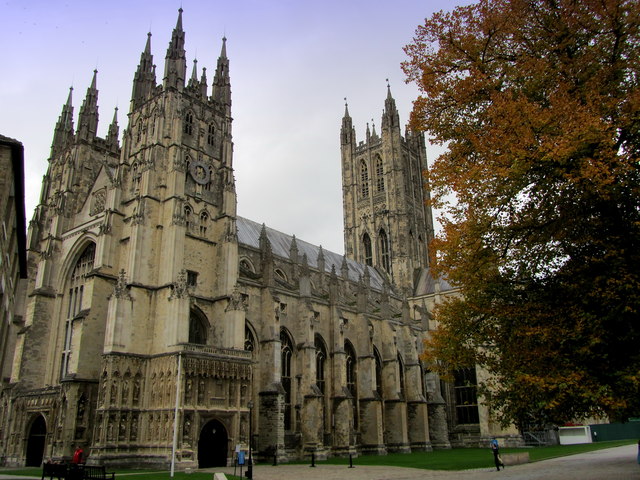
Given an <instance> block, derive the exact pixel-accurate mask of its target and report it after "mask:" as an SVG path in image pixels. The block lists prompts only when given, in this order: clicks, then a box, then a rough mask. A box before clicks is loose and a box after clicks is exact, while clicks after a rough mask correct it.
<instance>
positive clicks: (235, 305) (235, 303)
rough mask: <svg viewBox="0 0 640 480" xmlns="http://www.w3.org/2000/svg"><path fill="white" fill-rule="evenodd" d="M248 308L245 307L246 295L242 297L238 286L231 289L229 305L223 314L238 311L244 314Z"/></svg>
mask: <svg viewBox="0 0 640 480" xmlns="http://www.w3.org/2000/svg"><path fill="white" fill-rule="evenodd" d="M248 308H249V306H248V305H247V298H246V295H243V294H242V292H241V291H240V289H239V288H238V285H236V286H235V288H234V289H233V293H232V294H231V296H230V297H229V304H228V305H227V308H226V309H225V312H229V311H235V310H240V311H243V312H246V311H247V309H248Z"/></svg>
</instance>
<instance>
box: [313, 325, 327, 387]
mask: <svg viewBox="0 0 640 480" xmlns="http://www.w3.org/2000/svg"><path fill="white" fill-rule="evenodd" d="M315 347H316V385H317V386H318V390H320V392H322V394H323V395H324V394H325V381H324V367H325V362H326V360H327V349H326V348H325V346H324V341H323V340H322V337H321V336H320V335H316V338H315Z"/></svg>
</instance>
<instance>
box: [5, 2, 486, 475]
mask: <svg viewBox="0 0 640 480" xmlns="http://www.w3.org/2000/svg"><path fill="white" fill-rule="evenodd" d="M184 40H185V33H184V31H183V28H182V10H180V13H179V15H178V20H177V24H176V27H175V29H174V30H173V34H172V38H171V41H170V44H169V47H168V50H167V54H166V57H165V64H164V75H163V78H162V83H161V84H157V83H156V70H155V66H154V64H153V57H152V54H151V36H150V34H149V37H148V39H147V43H146V46H145V49H144V51H143V52H142V54H141V57H140V63H139V65H138V68H137V71H136V72H135V75H134V80H133V92H132V98H131V107H130V112H129V119H128V122H129V125H128V127H127V129H126V130H125V132H124V134H123V138H122V146H120V143H119V139H118V137H119V128H118V124H117V119H116V115H114V117H113V121H112V123H111V125H110V127H109V130H108V134H107V135H106V137H105V138H98V137H97V136H96V131H97V125H98V90H97V88H96V72H94V76H93V80H92V82H91V86H90V87H89V88H88V89H87V93H86V97H85V98H84V101H83V103H82V106H81V108H80V112H79V116H78V125H77V128H74V124H73V107H72V95H71V92H70V93H69V97H68V100H67V102H66V104H65V105H64V106H63V108H62V113H61V115H60V118H59V120H58V122H57V124H56V126H55V130H54V136H53V144H52V148H51V156H50V158H49V167H48V171H47V173H46V175H45V177H44V182H43V185H42V193H41V197H40V202H39V205H38V206H37V208H36V211H35V213H34V218H33V220H32V221H31V223H30V225H29V239H28V268H29V279H28V286H27V291H28V293H27V297H26V300H25V307H24V308H25V311H24V312H23V318H24V325H22V328H21V329H20V331H19V333H18V335H17V339H16V349H15V355H14V363H13V367H12V373H11V378H10V381H9V382H8V383H6V385H5V388H4V389H3V392H2V396H1V397H0V401H1V403H0V429H1V431H0V442H1V444H0V449H1V455H2V457H3V460H4V463H5V464H7V465H25V464H26V465H39V464H40V462H41V461H42V460H43V458H45V459H46V458H58V457H64V456H68V455H70V454H71V453H72V451H73V448H74V446H75V445H81V446H83V447H84V450H85V452H87V453H88V454H89V458H88V461H89V462H90V463H102V464H107V465H119V466H126V465H130V466H142V465H146V466H152V465H155V466H163V467H164V466H166V465H168V463H169V462H170V461H171V458H172V451H173V445H174V441H175V445H176V450H175V451H176V462H177V465H178V466H179V467H207V466H216V465H225V464H230V463H231V462H232V457H233V452H234V449H235V446H236V445H242V446H243V448H246V445H248V443H249V441H250V440H251V441H252V445H253V450H254V452H255V455H256V456H257V457H258V458H263V459H264V458H269V459H272V458H273V457H275V458H276V459H277V460H279V461H286V460H288V459H294V458H303V457H304V456H307V455H309V454H310V453H311V452H315V453H316V455H317V456H318V457H323V456H329V455H346V454H349V453H354V454H355V453H381V454H382V453H386V452H392V451H393V452H408V451H412V450H430V449H432V448H448V447H450V446H451V445H452V444H453V445H457V444H459V443H460V442H462V441H463V439H467V440H468V439H469V438H472V439H476V440H479V439H480V438H481V437H482V436H483V435H484V436H486V435H488V434H489V432H488V425H489V423H488V419H487V416H486V412H485V411H484V410H483V408H482V407H480V408H479V407H478V405H477V401H476V398H475V390H474V387H473V380H474V379H475V372H473V371H470V372H462V373H461V374H460V375H459V377H460V378H461V381H459V382H457V383H456V384H453V385H448V384H445V383H444V382H440V381H439V380H438V379H437V378H435V376H434V375H433V374H431V373H429V372H427V371H426V370H425V368H424V367H423V366H422V365H421V363H420V360H419V354H420V352H421V344H422V339H423V338H424V337H425V335H427V334H428V329H429V310H430V309H431V308H432V307H433V304H434V303H435V302H437V301H439V296H440V295H441V294H442V292H443V291H444V290H447V289H450V287H449V286H448V285H447V284H446V283H445V282H443V281H438V280H434V279H433V278H432V277H431V276H430V275H429V271H428V263H427V244H428V240H429V239H430V237H431V235H432V230H433V226H432V218H431V213H430V210H429V209H428V208H427V207H425V199H426V197H427V196H428V191H427V190H426V188H425V184H424V178H423V175H422V173H423V171H424V170H425V169H426V153H425V143H424V138H423V136H422V135H419V134H415V133H411V132H405V134H404V136H403V135H402V134H401V129H400V125H399V120H398V112H397V110H396V105H395V101H394V99H393V97H392V95H391V92H390V91H388V93H387V97H386V100H385V104H384V113H383V117H382V124H381V132H380V134H379V135H378V134H377V133H376V132H375V129H374V130H373V131H372V132H371V131H369V128H367V133H366V139H365V140H364V141H360V142H357V141H356V134H355V129H354V128H353V126H352V121H351V117H350V116H349V113H348V111H347V110H345V113H344V117H343V119H342V128H341V133H340V141H341V149H342V181H343V191H344V227H345V230H344V234H345V252H346V254H345V256H344V257H343V256H340V255H337V254H335V253H332V252H329V251H325V250H323V249H322V247H317V246H315V245H312V244H310V243H307V242H304V241H302V240H300V239H296V238H295V236H289V235H286V234H283V233H281V232H278V231H275V230H272V229H270V228H268V227H266V226H264V225H260V224H258V223H256V222H253V221H251V220H248V219H245V218H242V217H239V216H238V215H237V214H236V193H235V185H234V175H233V163H232V160H233V142H232V135H231V126H232V117H231V87H230V79H229V60H228V58H227V54H226V45H225V40H224V39H223V43H222V50H221V54H220V57H219V58H218V62H217V68H216V71H215V76H214V78H213V84H212V89H211V91H210V94H209V90H208V85H207V78H206V75H205V69H203V70H202V75H201V77H200V78H199V79H198V77H197V69H196V66H195V65H194V68H193V74H192V75H191V77H190V78H187V76H186V70H187V65H186V56H185V50H184ZM116 114H117V110H116ZM250 415H251V416H252V418H251V425H252V426H253V428H252V433H253V435H252V438H251V439H250V438H249V436H250V434H249V426H250V419H249V416H250ZM174 425H177V427H176V428H174ZM307 458H308V457H307Z"/></svg>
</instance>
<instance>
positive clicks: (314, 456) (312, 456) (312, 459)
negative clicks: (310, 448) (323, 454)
mask: <svg viewBox="0 0 640 480" xmlns="http://www.w3.org/2000/svg"><path fill="white" fill-rule="evenodd" d="M311 466H312V467H315V466H316V454H315V453H312V454H311Z"/></svg>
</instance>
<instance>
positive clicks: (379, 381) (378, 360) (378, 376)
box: [373, 347, 382, 398]
mask: <svg viewBox="0 0 640 480" xmlns="http://www.w3.org/2000/svg"><path fill="white" fill-rule="evenodd" d="M373 357H374V359H375V362H376V392H377V393H378V395H380V398H382V358H380V352H378V349H377V348H376V347H373Z"/></svg>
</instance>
